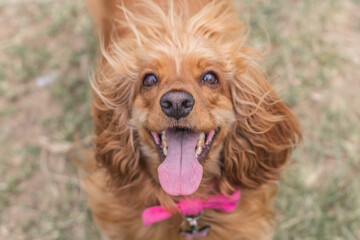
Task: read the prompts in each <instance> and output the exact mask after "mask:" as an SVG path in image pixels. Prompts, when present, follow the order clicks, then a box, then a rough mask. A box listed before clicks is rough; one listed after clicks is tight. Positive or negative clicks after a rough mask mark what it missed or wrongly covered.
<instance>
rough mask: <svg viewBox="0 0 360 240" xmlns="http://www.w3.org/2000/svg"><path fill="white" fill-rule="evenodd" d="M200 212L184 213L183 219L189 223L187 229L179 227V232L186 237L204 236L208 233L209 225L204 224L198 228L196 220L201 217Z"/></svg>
mask: <svg viewBox="0 0 360 240" xmlns="http://www.w3.org/2000/svg"><path fill="white" fill-rule="evenodd" d="M201 215H202V214H201V213H200V214H198V215H186V216H184V220H185V221H186V222H187V223H188V224H189V225H190V229H189V230H183V229H180V233H181V234H182V235H184V236H185V237H186V238H187V239H192V238H199V237H206V236H207V235H208V234H209V231H210V228H211V227H210V226H209V225H206V226H204V227H202V228H200V229H199V225H198V220H199V219H200V217H201Z"/></svg>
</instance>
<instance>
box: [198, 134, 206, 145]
mask: <svg viewBox="0 0 360 240" xmlns="http://www.w3.org/2000/svg"><path fill="white" fill-rule="evenodd" d="M204 143H205V133H204V132H202V133H200V135H199V140H198V142H197V146H200V147H202V146H204Z"/></svg>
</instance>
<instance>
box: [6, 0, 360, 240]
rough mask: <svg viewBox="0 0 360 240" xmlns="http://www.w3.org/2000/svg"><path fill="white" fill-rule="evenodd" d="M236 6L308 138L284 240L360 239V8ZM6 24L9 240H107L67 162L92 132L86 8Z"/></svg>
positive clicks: (16, 4)
mask: <svg viewBox="0 0 360 240" xmlns="http://www.w3.org/2000/svg"><path fill="white" fill-rule="evenodd" d="M237 3H238V5H239V9H240V10H241V15H240V17H241V18H243V19H244V20H245V21H246V22H248V24H249V26H250V27H251V29H252V31H251V43H252V44H253V45H254V46H256V47H258V48H264V49H268V50H269V51H268V57H267V69H268V72H269V78H270V80H271V81H272V82H273V84H274V85H275V86H276V89H277V90H278V91H279V92H280V95H281V96H282V97H283V98H284V99H285V100H286V101H287V102H288V103H289V104H290V105H291V107H292V108H293V109H294V111H295V112H296V113H297V115H298V116H299V117H300V119H301V123H302V128H303V131H304V144H303V146H302V147H300V148H298V149H297V150H296V152H295V153H294V157H293V161H292V162H291V164H290V165H289V170H288V171H287V172H286V174H285V175H284V177H283V179H282V181H281V182H280V192H279V194H278V195H277V198H276V207H277V209H278V210H279V213H280V214H279V215H278V227H277V233H276V237H275V239H360V231H359V228H358V227H359V226H360V207H359V202H360V193H359V189H360V175H359V174H358V173H359V171H360V158H359V156H360V129H359V128H360V127H359V120H360V108H359V106H360V96H359V94H358V91H359V90H358V89H359V88H360V80H359V79H360V67H359V65H360V15H359V12H360V6H359V4H360V2H359V1H358V0H344V1H340V0H328V1H320V0H316V1H310V0H305V1H285V0H276V1H260V0H256V1H250V0H243V1H237ZM0 27H1V31H0V49H1V54H0V216H1V218H0V239H98V237H99V236H98V235H97V232H96V229H95V227H94V225H93V223H92V220H91V217H90V214H89V212H88V210H87V207H86V204H85V197H84V194H83V193H82V192H81V191H80V188H79V185H78V181H77V178H76V169H75V167H74V166H73V165H72V164H71V163H70V160H69V150H70V149H71V148H72V147H73V142H72V140H73V137H74V134H75V133H77V134H78V135H79V137H80V139H85V140H84V141H86V139H87V137H88V136H89V134H90V133H91V119H90V115H89V102H90V101H89V86H88V80H87V78H88V73H89V71H90V70H91V68H92V66H93V59H94V55H95V51H96V41H95V38H94V35H93V33H92V26H91V22H90V19H89V18H88V16H87V13H86V10H85V6H84V3H83V1H80V0H78V1H72V0H64V1H55V0H23V1H20V0H0ZM41 77H42V78H41ZM44 79H47V80H49V81H50V80H51V81H50V82H49V83H48V84H47V85H46V86H39V81H40V82H41V81H42V80H44Z"/></svg>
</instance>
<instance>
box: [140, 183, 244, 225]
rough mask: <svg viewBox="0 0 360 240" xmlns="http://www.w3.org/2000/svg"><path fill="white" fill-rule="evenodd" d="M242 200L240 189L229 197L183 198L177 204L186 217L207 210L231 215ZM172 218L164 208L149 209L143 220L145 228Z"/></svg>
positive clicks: (144, 212) (143, 214) (145, 211)
mask: <svg viewBox="0 0 360 240" xmlns="http://www.w3.org/2000/svg"><path fill="white" fill-rule="evenodd" d="M240 198H241V193H240V189H239V190H237V191H236V192H234V193H233V194H232V195H231V196H229V197H227V196H224V195H218V196H214V197H210V198H208V199H200V198H190V199H185V198H182V199H180V202H179V203H177V204H176V206H177V207H178V209H179V211H180V212H181V214H182V215H184V216H189V215H197V214H200V213H201V212H202V211H203V210H205V209H214V210H218V211H221V212H225V213H229V212H232V211H234V210H235V208H236V206H237V204H238V202H239V200H240ZM171 216H172V214H171V212H170V211H169V210H168V209H166V208H165V207H162V206H154V207H149V208H146V209H145V210H144V211H143V212H142V219H143V222H144V225H145V226H150V225H151V224H153V223H157V222H160V221H163V220H166V219H168V218H170V217H171Z"/></svg>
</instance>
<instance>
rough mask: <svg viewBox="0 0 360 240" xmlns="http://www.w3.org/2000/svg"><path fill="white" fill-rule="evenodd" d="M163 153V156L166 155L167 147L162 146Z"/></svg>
mask: <svg viewBox="0 0 360 240" xmlns="http://www.w3.org/2000/svg"><path fill="white" fill-rule="evenodd" d="M163 153H164V155H165V156H166V155H167V147H163Z"/></svg>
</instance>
